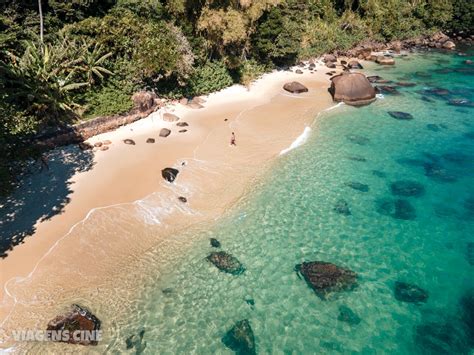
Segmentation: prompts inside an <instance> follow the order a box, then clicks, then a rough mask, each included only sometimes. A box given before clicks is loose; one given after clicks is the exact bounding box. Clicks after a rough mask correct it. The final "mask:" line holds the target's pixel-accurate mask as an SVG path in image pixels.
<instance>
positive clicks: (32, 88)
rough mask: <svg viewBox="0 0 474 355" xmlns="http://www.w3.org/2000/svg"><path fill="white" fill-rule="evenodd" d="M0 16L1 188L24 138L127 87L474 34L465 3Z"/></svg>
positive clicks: (225, 80) (72, 1) (173, 85)
mask: <svg viewBox="0 0 474 355" xmlns="http://www.w3.org/2000/svg"><path fill="white" fill-rule="evenodd" d="M0 9H1V11H0V97H1V99H0V157H1V158H0V165H1V167H0V181H9V180H10V178H11V175H12V174H14V172H13V171H12V169H11V164H9V162H11V161H13V160H17V159H18V158H21V155H22V154H27V155H30V154H32V152H31V151H30V152H28V151H27V150H25V149H17V147H18V146H21V143H22V142H24V141H25V140H24V138H25V137H27V136H31V135H33V134H35V133H37V132H38V131H39V130H43V129H45V127H57V126H60V125H64V124H67V123H71V122H74V121H76V120H78V119H85V118H89V117H95V116H100V115H110V114H115V113H121V112H126V111H128V110H129V109H130V108H131V106H132V102H131V99H130V97H131V94H132V93H134V92H136V91H137V90H141V89H147V90H153V91H155V92H156V93H157V94H158V95H159V96H164V97H182V96H193V95H199V94H205V93H209V92H211V91H215V90H218V89H221V88H223V87H226V86H229V85H231V84H232V83H237V82H240V83H243V84H248V83H250V82H251V81H252V80H253V79H255V78H256V77H258V76H259V75H260V74H261V73H263V72H265V71H267V70H270V69H272V68H274V67H276V66H281V65H288V64H292V63H295V62H297V61H298V60H300V59H305V58H310V57H313V56H317V55H320V54H322V53H324V52H329V51H332V50H337V49H348V48H350V47H353V46H354V45H356V44H357V43H358V42H360V41H362V40H364V39H368V38H370V39H373V40H377V41H390V40H394V39H404V38H408V37H413V36H417V35H420V34H426V33H428V31H433V30H435V29H441V30H453V31H456V32H457V33H460V32H462V31H464V33H468V32H469V31H471V30H472V28H473V27H474V26H473V21H474V20H473V16H474V2H473V1H472V0H17V1H15V0H13V1H11V0H10V1H9V0H6V1H2V2H1V3H0ZM22 152H23V153H22ZM2 189H3V190H4V191H5V190H6V187H5V186H3V187H2Z"/></svg>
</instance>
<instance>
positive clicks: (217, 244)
mask: <svg viewBox="0 0 474 355" xmlns="http://www.w3.org/2000/svg"><path fill="white" fill-rule="evenodd" d="M210 242H211V247H213V248H220V247H221V242H219V241H218V240H217V239H216V238H211V239H210Z"/></svg>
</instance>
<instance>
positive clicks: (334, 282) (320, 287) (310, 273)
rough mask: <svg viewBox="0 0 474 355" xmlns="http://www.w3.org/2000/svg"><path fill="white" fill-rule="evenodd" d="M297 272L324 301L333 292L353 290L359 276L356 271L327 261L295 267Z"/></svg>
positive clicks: (305, 263)
mask: <svg viewBox="0 0 474 355" xmlns="http://www.w3.org/2000/svg"><path fill="white" fill-rule="evenodd" d="M295 271H296V272H297V273H298V274H301V275H302V276H303V277H304V279H305V281H306V283H307V284H308V286H309V287H311V288H312V289H313V291H314V292H315V293H316V295H318V296H319V297H320V298H321V299H323V300H325V299H327V298H328V296H329V295H330V294H331V293H333V292H340V291H344V290H351V289H353V288H354V287H356V286H357V274H356V273H355V272H354V271H352V270H349V269H346V268H343V267H340V266H337V265H335V264H332V263H328V262H325V261H310V262H303V263H302V264H298V265H296V266H295Z"/></svg>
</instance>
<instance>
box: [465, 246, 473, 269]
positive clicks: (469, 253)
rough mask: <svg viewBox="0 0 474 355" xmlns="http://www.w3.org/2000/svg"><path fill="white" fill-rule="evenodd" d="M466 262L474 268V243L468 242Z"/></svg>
mask: <svg viewBox="0 0 474 355" xmlns="http://www.w3.org/2000/svg"><path fill="white" fill-rule="evenodd" d="M466 260H467V262H468V263H469V265H471V266H474V242H468V243H467V245H466Z"/></svg>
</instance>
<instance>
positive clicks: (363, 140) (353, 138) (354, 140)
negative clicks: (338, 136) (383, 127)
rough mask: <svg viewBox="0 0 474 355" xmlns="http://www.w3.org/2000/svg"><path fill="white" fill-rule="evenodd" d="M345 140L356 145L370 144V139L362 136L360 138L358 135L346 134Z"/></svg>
mask: <svg viewBox="0 0 474 355" xmlns="http://www.w3.org/2000/svg"><path fill="white" fill-rule="evenodd" d="M346 138H347V139H348V140H349V141H351V142H352V143H355V144H358V145H367V144H368V143H370V139H369V138H367V137H364V136H360V135H358V134H348V135H346Z"/></svg>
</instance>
